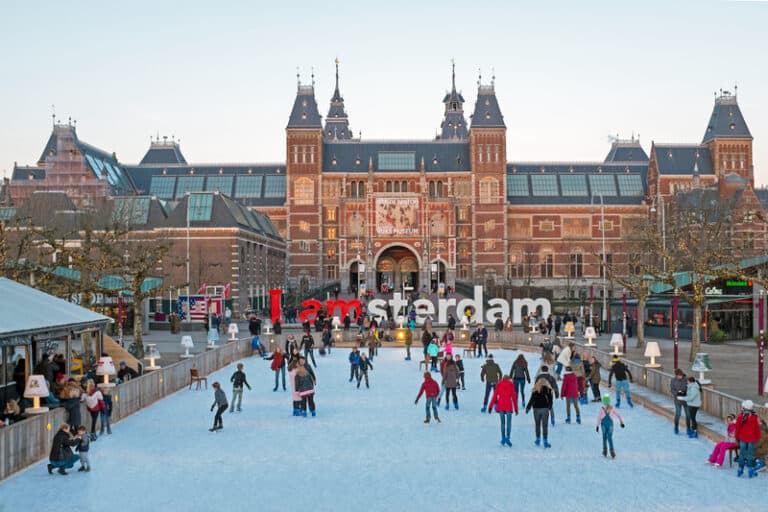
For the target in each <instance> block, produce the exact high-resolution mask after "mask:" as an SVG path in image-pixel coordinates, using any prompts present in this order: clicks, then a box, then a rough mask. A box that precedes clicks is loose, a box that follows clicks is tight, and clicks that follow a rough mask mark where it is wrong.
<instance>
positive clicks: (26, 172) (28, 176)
mask: <svg viewBox="0 0 768 512" xmlns="http://www.w3.org/2000/svg"><path fill="white" fill-rule="evenodd" d="M45 176H46V174H45V169H43V168H40V167H32V166H29V167H27V166H21V165H14V166H13V174H11V179H12V180H14V181H23V180H44V179H45Z"/></svg>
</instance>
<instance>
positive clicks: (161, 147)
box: [139, 139, 187, 165]
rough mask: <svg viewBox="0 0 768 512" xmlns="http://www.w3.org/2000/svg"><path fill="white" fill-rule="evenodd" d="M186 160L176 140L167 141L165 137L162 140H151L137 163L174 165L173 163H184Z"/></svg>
mask: <svg viewBox="0 0 768 512" xmlns="http://www.w3.org/2000/svg"><path fill="white" fill-rule="evenodd" d="M186 163H187V160H186V159H185V158H184V155H182V154H181V148H180V147H179V144H178V143H177V142H176V141H173V140H172V141H170V142H168V140H167V139H164V140H163V141H159V140H153V141H152V142H151V143H150V145H149V149H148V150H147V152H146V154H145V155H144V158H142V159H141V162H140V163H139V165H162V164H165V165H174V164H186Z"/></svg>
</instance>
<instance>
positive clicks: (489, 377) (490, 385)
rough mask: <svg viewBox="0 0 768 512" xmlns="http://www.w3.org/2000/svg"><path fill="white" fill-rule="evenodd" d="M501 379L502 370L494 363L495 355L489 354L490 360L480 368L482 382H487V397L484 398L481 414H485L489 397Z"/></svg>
mask: <svg viewBox="0 0 768 512" xmlns="http://www.w3.org/2000/svg"><path fill="white" fill-rule="evenodd" d="M500 379H501V368H499V365H497V364H496V363H495V362H494V361H493V354H488V359H486V360H485V364H484V365H483V366H482V367H481V368H480V382H485V396H484V397H483V408H482V409H480V412H485V408H486V407H487V406H488V395H490V394H491V391H493V389H494V388H495V387H496V383H498V382H499V380H500Z"/></svg>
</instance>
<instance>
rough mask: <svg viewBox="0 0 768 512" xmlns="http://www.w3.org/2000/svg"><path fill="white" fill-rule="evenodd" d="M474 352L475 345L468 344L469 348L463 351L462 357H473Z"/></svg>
mask: <svg viewBox="0 0 768 512" xmlns="http://www.w3.org/2000/svg"><path fill="white" fill-rule="evenodd" d="M475 350H477V343H470V344H469V347H467V348H465V349H464V355H463V356H462V357H465V358H466V357H475Z"/></svg>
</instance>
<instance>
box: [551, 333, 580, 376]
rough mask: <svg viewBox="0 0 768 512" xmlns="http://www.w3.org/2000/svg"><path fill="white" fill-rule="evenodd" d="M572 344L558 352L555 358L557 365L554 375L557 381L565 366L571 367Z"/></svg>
mask: <svg viewBox="0 0 768 512" xmlns="http://www.w3.org/2000/svg"><path fill="white" fill-rule="evenodd" d="M574 346H575V345H574V343H573V342H571V343H569V344H568V345H567V346H566V347H565V348H564V349H562V350H561V351H560V354H559V355H558V356H557V364H556V365H555V374H556V375H557V380H560V374H561V373H562V371H563V368H565V367H566V366H570V365H571V355H573V347H574Z"/></svg>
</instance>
